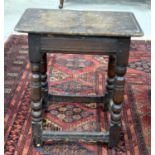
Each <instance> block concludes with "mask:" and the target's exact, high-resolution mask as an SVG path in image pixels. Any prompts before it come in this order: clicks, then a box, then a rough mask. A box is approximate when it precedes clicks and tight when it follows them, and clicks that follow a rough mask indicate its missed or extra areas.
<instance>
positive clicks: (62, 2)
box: [59, 0, 64, 9]
mask: <svg viewBox="0 0 155 155" xmlns="http://www.w3.org/2000/svg"><path fill="white" fill-rule="evenodd" d="M63 5H64V0H60V4H59V9H62V8H63Z"/></svg>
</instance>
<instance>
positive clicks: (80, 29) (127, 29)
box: [15, 9, 143, 37]
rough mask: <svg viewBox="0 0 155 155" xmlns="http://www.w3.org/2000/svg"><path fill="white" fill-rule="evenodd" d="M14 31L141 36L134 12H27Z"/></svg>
mask: <svg viewBox="0 0 155 155" xmlns="http://www.w3.org/2000/svg"><path fill="white" fill-rule="evenodd" d="M15 31H19V32H28V33H39V34H58V35H59V34H61V35H62V34H63V35H81V36H119V37H120V36H142V35H143V32H142V30H141V28H140V27H139V24H138V23H137V21H136V19H135V17H134V15H133V13H130V12H108V11H71V10H52V9H50V10H49V9H27V10H26V11H25V13H24V14H23V16H22V18H21V19H20V21H19V22H18V24H17V25H16V27H15Z"/></svg>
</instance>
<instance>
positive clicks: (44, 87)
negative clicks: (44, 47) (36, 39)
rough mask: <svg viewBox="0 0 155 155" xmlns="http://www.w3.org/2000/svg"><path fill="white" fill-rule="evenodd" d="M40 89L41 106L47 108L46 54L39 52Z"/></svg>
mask: <svg viewBox="0 0 155 155" xmlns="http://www.w3.org/2000/svg"><path fill="white" fill-rule="evenodd" d="M40 72H41V91H42V98H43V108H47V102H48V82H47V74H46V72H47V54H46V53H42V54H41V70H40Z"/></svg>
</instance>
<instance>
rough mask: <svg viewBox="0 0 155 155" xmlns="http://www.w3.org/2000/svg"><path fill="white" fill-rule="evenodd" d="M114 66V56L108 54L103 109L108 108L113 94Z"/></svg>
mask: <svg viewBox="0 0 155 155" xmlns="http://www.w3.org/2000/svg"><path fill="white" fill-rule="evenodd" d="M115 66H116V56H115V55H110V56H109V62H108V77H107V82H106V92H105V100H104V101H105V102H104V111H108V110H109V106H110V100H111V99H112V96H113V89H114V81H115V75H116V71H115Z"/></svg>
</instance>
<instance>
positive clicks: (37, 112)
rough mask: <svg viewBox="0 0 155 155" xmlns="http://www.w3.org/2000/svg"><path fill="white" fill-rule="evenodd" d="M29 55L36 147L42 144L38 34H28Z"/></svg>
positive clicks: (33, 133)
mask: <svg viewBox="0 0 155 155" xmlns="http://www.w3.org/2000/svg"><path fill="white" fill-rule="evenodd" d="M28 41H29V42H28V43H29V57H30V63H31V71H32V76H31V91H32V92H31V100H32V102H31V107H32V136H33V144H34V146H36V147H40V146H41V145H42V93H41V74H40V70H41V64H40V62H41V53H40V44H39V43H40V37H39V35H33V34H31V35H29V36H28Z"/></svg>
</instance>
